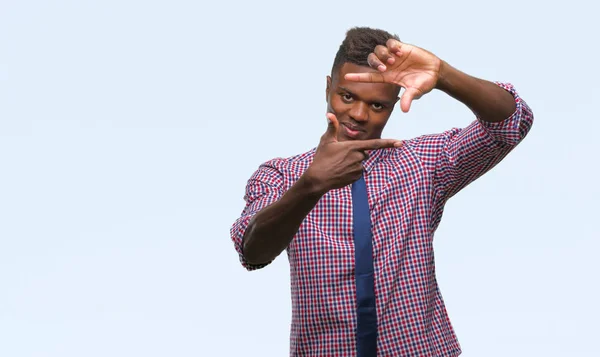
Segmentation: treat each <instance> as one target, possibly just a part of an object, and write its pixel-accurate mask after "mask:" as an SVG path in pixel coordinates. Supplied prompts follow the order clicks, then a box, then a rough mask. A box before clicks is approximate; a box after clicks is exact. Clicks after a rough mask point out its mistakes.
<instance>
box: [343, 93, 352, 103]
mask: <svg viewBox="0 0 600 357" xmlns="http://www.w3.org/2000/svg"><path fill="white" fill-rule="evenodd" d="M342 99H343V100H344V102H351V101H352V96H351V95H350V94H342Z"/></svg>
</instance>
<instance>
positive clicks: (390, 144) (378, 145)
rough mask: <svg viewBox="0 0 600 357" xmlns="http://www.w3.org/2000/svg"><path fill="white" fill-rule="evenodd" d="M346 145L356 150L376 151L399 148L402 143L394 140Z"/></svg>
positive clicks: (362, 141) (357, 142)
mask: <svg viewBox="0 0 600 357" xmlns="http://www.w3.org/2000/svg"><path fill="white" fill-rule="evenodd" d="M348 143H349V144H348V145H351V146H352V148H354V149H356V150H376V149H385V148H399V147H401V146H402V141H400V140H396V139H370V140H354V141H349V142H348Z"/></svg>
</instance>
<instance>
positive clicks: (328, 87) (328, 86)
mask: <svg viewBox="0 0 600 357" xmlns="http://www.w3.org/2000/svg"><path fill="white" fill-rule="evenodd" d="M330 89H331V76H327V87H325V101H326V102H329V90H330Z"/></svg>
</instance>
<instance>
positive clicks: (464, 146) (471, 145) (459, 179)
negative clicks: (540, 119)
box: [433, 82, 533, 205]
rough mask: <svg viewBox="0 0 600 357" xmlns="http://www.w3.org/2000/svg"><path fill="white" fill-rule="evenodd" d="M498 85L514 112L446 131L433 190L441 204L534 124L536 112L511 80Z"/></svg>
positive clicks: (515, 144)
mask: <svg viewBox="0 0 600 357" xmlns="http://www.w3.org/2000/svg"><path fill="white" fill-rule="evenodd" d="M496 84H497V85H498V86H500V87H502V88H504V89H505V90H506V91H508V92H509V93H510V94H512V96H513V98H514V100H515V103H516V110H515V112H514V113H513V114H512V115H511V116H510V117H508V118H507V119H504V120H503V121H501V122H496V123H492V122H485V121H483V120H481V118H479V117H477V118H476V120H475V121H474V122H472V123H471V124H470V125H469V126H467V127H466V128H463V129H452V130H449V131H446V132H445V133H443V134H442V137H441V139H442V140H441V141H440V144H441V147H440V149H441V150H440V151H439V153H438V154H437V158H436V160H435V167H434V178H433V182H434V192H435V195H436V198H437V200H436V201H437V202H438V203H441V204H442V205H443V204H444V203H445V202H446V201H447V200H448V199H449V198H450V197H452V196H453V195H455V194H456V193H457V192H459V191H460V190H461V189H463V188H464V187H465V186H467V185H468V184H470V183H471V182H473V181H474V180H475V179H477V178H479V177H480V176H482V175H483V174H484V173H486V172H488V171H489V170H490V169H492V168H493V167H494V166H496V165H497V164H498V163H499V162H500V161H501V160H502V159H503V158H504V157H505V156H506V155H507V154H508V153H509V152H511V151H512V150H513V149H514V148H515V147H516V146H517V145H518V144H519V143H520V142H521V141H522V140H523V138H525V136H526V135H527V133H528V132H529V130H530V129H531V126H532V124H533V112H532V111H531V109H530V108H529V106H528V105H527V104H526V103H525V102H524V101H523V100H522V99H521V98H520V97H519V95H518V93H517V91H516V90H515V89H514V87H513V86H512V85H511V84H509V83H499V82H496Z"/></svg>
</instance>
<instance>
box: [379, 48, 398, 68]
mask: <svg viewBox="0 0 600 357" xmlns="http://www.w3.org/2000/svg"><path fill="white" fill-rule="evenodd" d="M375 54H376V55H377V58H379V60H380V61H381V62H383V63H384V66H385V64H386V63H387V64H394V62H395V59H394V56H393V55H392V53H391V52H390V50H388V48H387V47H385V46H381V45H377V46H376V47H375Z"/></svg>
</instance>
